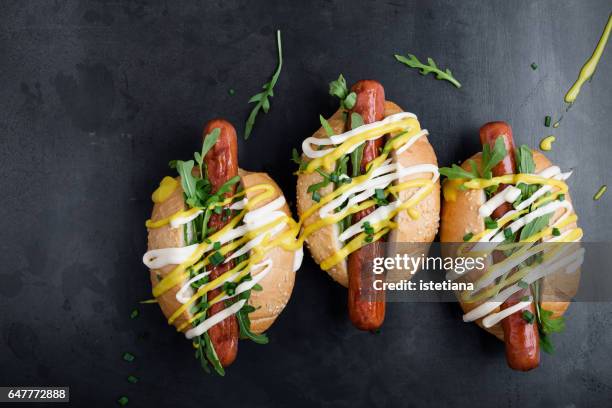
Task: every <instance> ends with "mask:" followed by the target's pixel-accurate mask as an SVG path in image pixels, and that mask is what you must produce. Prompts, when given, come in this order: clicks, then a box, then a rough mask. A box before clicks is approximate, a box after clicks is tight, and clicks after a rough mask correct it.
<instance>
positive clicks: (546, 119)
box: [544, 116, 552, 127]
mask: <svg viewBox="0 0 612 408" xmlns="http://www.w3.org/2000/svg"><path fill="white" fill-rule="evenodd" d="M551 120H552V118H551V117H550V116H546V117H545V118H544V126H546V127H550V121H551Z"/></svg>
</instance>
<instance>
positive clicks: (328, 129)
mask: <svg viewBox="0 0 612 408" xmlns="http://www.w3.org/2000/svg"><path fill="white" fill-rule="evenodd" d="M319 121H320V122H321V126H323V129H325V133H327V136H333V135H334V129H332V127H331V126H330V125H329V123H328V122H327V120H325V118H324V117H323V116H322V115H319Z"/></svg>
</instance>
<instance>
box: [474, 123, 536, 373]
mask: <svg viewBox="0 0 612 408" xmlns="http://www.w3.org/2000/svg"><path fill="white" fill-rule="evenodd" d="M499 138H501V139H502V140H503V141H504V146H505V148H506V156H505V157H504V158H503V159H502V161H501V162H499V164H497V165H496V166H494V167H493V169H492V172H493V175H494V176H503V175H506V174H514V173H516V163H515V158H514V140H513V138H512V128H511V127H510V126H509V125H508V124H507V123H505V122H489V123H487V124H485V125H484V126H482V127H481V128H480V142H481V144H483V145H485V144H488V145H489V148H490V149H493V148H494V146H495V142H496V141H497V139H499ZM507 187H508V186H507V185H504V184H502V185H500V186H499V188H498V190H497V191H496V194H499V193H501V191H503V190H504V189H505V188H507ZM511 209H512V204H511V203H504V204H502V205H501V206H499V207H498V208H497V209H496V210H495V211H494V212H493V214H492V218H493V219H496V220H497V219H499V218H501V217H502V216H504V215H505V214H506V213H507V212H509V211H510V210H511ZM494 256H495V261H496V263H497V262H501V261H502V260H503V254H501V253H499V252H496V253H495V255H494ZM529 295H530V292H529V289H523V290H520V291H519V292H517V293H516V294H515V295H513V296H512V297H510V298H509V299H508V300H507V301H505V302H504V303H503V304H502V306H501V309H502V310H504V309H507V308H509V307H511V306H514V305H515V304H517V303H519V302H520V299H521V298H522V297H523V296H529ZM523 310H528V311H529V312H530V313H532V316H535V313H536V310H535V305H534V304H533V302H532V303H531V304H530V305H529V307H527V308H525V309H522V310H519V311H517V312H515V313H513V314H511V315H510V316H508V317H506V318H505V319H503V320H502V328H503V330H504V342H505V345H506V361H507V362H508V366H509V367H510V368H512V369H514V370H520V371H528V370H531V369H533V368H536V367H537V366H538V365H539V363H540V338H539V334H538V327H537V324H535V322H531V323H528V322H527V321H525V319H523Z"/></svg>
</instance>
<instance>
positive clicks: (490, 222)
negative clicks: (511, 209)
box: [485, 217, 497, 229]
mask: <svg viewBox="0 0 612 408" xmlns="http://www.w3.org/2000/svg"><path fill="white" fill-rule="evenodd" d="M485 227H486V228H487V229H495V228H497V221H495V220H494V219H493V218H491V217H487V218H485Z"/></svg>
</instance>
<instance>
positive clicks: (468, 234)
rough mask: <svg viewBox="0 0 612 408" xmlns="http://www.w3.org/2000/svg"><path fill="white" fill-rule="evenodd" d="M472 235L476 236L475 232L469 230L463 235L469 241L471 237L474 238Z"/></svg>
mask: <svg viewBox="0 0 612 408" xmlns="http://www.w3.org/2000/svg"><path fill="white" fill-rule="evenodd" d="M472 237H474V233H472V232H468V233H467V234H465V235H464V236H463V241H465V242H468V241H469V240H470V239H472Z"/></svg>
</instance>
